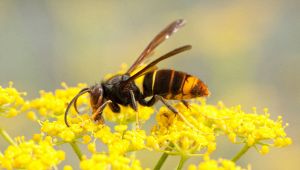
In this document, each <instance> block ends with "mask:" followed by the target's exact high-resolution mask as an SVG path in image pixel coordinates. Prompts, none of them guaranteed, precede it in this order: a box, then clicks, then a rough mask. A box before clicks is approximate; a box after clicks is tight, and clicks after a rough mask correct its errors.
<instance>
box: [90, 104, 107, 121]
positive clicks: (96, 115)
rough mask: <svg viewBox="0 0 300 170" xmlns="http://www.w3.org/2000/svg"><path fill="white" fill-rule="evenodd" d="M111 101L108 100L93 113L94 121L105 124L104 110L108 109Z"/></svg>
mask: <svg viewBox="0 0 300 170" xmlns="http://www.w3.org/2000/svg"><path fill="white" fill-rule="evenodd" d="M111 102H112V101H111V100H107V101H105V102H104V103H103V104H102V105H101V106H100V107H98V109H97V110H96V111H95V112H94V113H93V115H92V119H93V120H94V121H99V122H103V121H104V120H103V117H102V112H103V110H104V108H105V107H106V105H107V104H109V103H111Z"/></svg>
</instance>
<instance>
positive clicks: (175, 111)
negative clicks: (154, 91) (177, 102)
mask: <svg viewBox="0 0 300 170" xmlns="http://www.w3.org/2000/svg"><path fill="white" fill-rule="evenodd" d="M155 98H156V99H157V100H160V101H161V102H162V103H163V104H164V105H166V106H167V107H168V109H170V110H171V111H172V112H173V113H175V114H178V113H179V112H178V110H177V109H175V108H174V107H173V106H172V105H170V104H169V103H168V102H167V101H166V100H165V99H164V98H163V97H161V96H159V95H155Z"/></svg>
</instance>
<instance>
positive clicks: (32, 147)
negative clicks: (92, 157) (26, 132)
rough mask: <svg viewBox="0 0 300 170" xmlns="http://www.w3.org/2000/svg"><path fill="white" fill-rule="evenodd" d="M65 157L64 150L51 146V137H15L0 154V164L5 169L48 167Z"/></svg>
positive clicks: (53, 165)
mask: <svg viewBox="0 0 300 170" xmlns="http://www.w3.org/2000/svg"><path fill="white" fill-rule="evenodd" d="M64 159H65V152H63V151H62V150H56V149H54V148H53V143H52V140H51V138H49V137H46V138H45V139H43V140H39V141H34V140H28V141H26V140H25V139H24V137H20V138H17V140H16V145H10V146H9V147H8V148H7V149H6V150H5V152H4V155H1V156H0V166H1V167H2V168H5V169H32V170H34V169H50V168H53V167H55V166H57V165H58V164H59V163H60V162H61V161H63V160H64Z"/></svg>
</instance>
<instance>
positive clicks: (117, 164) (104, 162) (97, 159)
mask: <svg viewBox="0 0 300 170" xmlns="http://www.w3.org/2000/svg"><path fill="white" fill-rule="evenodd" d="M80 169H82V170H106V169H122V170H131V169H133V170H141V169H142V167H141V165H140V161H138V160H136V159H134V158H127V157H125V156H121V155H107V154H93V155H92V157H91V158H90V159H85V160H82V161H81V162H80Z"/></svg>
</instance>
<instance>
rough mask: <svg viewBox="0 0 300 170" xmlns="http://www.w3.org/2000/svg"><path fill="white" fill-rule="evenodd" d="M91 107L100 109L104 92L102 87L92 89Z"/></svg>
mask: <svg viewBox="0 0 300 170" xmlns="http://www.w3.org/2000/svg"><path fill="white" fill-rule="evenodd" d="M90 95H91V99H90V100H91V105H92V107H93V108H98V107H99V106H100V105H101V103H102V98H103V90H102V87H101V86H99V85H98V86H94V87H92V88H91V93H90Z"/></svg>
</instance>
